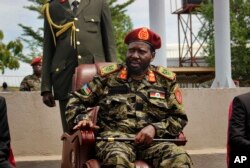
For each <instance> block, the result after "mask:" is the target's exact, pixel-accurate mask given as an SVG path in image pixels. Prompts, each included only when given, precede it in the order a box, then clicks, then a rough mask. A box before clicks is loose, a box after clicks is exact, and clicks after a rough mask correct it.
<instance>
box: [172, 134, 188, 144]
mask: <svg viewBox="0 0 250 168" xmlns="http://www.w3.org/2000/svg"><path fill="white" fill-rule="evenodd" d="M177 139H179V140H180V141H176V142H175V144H176V145H177V146H185V145H186V143H187V138H186V136H185V135H184V133H183V132H181V133H180V134H179V136H178V138H177Z"/></svg>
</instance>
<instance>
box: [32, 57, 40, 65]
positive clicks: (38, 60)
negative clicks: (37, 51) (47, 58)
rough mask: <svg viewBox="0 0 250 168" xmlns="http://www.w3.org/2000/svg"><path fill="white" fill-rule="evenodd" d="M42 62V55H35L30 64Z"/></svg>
mask: <svg viewBox="0 0 250 168" xmlns="http://www.w3.org/2000/svg"><path fill="white" fill-rule="evenodd" d="M41 62H42V57H35V58H33V60H32V62H31V63H30V65H32V66H33V65H35V64H37V63H41Z"/></svg>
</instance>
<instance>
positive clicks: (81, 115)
mask: <svg viewBox="0 0 250 168" xmlns="http://www.w3.org/2000/svg"><path fill="white" fill-rule="evenodd" d="M82 120H90V118H89V116H88V115H87V114H78V115H77V116H76V117H75V120H74V123H75V124H77V123H78V122H79V121H82Z"/></svg>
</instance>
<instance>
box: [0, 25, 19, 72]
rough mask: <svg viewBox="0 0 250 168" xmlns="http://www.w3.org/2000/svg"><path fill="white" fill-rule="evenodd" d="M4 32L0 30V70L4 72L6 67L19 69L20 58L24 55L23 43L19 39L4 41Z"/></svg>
mask: <svg viewBox="0 0 250 168" xmlns="http://www.w3.org/2000/svg"><path fill="white" fill-rule="evenodd" d="M3 39H4V34H3V32H2V31H1V30H0V70H1V71H2V73H4V70H5V68H9V69H18V68H19V66H20V65H19V62H18V59H19V57H20V56H22V50H23V45H22V43H21V41H20V40H19V39H16V40H15V41H10V42H8V43H7V44H5V43H3Z"/></svg>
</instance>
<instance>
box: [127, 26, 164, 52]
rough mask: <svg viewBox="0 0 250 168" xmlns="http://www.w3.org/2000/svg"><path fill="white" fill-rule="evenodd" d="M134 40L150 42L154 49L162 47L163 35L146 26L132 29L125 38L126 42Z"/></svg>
mask: <svg viewBox="0 0 250 168" xmlns="http://www.w3.org/2000/svg"><path fill="white" fill-rule="evenodd" d="M134 41H143V42H145V43H148V44H150V45H151V46H152V47H153V48H154V49H158V48H161V37H160V36H159V35H158V34H156V33H154V32H153V31H151V30H150V29H148V28H146V27H142V28H138V29H134V30H132V31H130V32H129V33H128V34H127V36H126V37H125V40H124V42H125V43H126V44H129V43H131V42H134Z"/></svg>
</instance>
